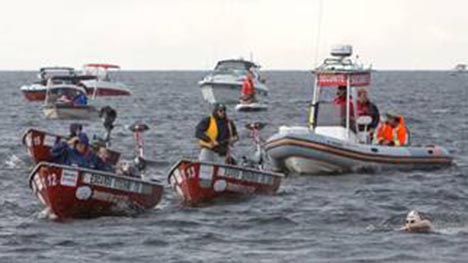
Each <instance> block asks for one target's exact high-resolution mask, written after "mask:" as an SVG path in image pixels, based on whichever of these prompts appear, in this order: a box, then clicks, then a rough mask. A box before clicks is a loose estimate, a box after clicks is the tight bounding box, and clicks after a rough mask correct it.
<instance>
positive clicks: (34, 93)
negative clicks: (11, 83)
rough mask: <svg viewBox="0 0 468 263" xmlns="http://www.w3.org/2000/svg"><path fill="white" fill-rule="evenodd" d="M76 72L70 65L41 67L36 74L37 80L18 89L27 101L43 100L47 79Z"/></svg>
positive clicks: (75, 73) (73, 74)
mask: <svg viewBox="0 0 468 263" xmlns="http://www.w3.org/2000/svg"><path fill="white" fill-rule="evenodd" d="M77 74H78V73H77V72H76V71H75V69H74V68H70V67H43V68H40V69H39V73H38V74H37V78H38V79H39V80H38V81H36V82H34V83H32V84H28V85H23V86H21V88H20V90H21V92H22V93H23V95H24V97H25V98H26V99H27V100H28V101H44V99H45V96H46V89H47V88H46V85H47V80H48V79H49V78H52V77H61V76H68V77H71V76H76V75H77Z"/></svg>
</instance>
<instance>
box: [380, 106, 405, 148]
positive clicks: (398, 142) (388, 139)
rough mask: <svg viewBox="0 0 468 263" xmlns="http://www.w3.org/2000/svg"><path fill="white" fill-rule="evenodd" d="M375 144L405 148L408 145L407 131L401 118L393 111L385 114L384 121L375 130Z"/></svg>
mask: <svg viewBox="0 0 468 263" xmlns="http://www.w3.org/2000/svg"><path fill="white" fill-rule="evenodd" d="M376 134H377V142H378V144H381V145H387V146H405V145H407V144H408V130H407V128H406V126H405V122H404V119H403V116H401V115H399V114H397V113H396V112H394V111H389V112H387V114H386V118H385V121H384V122H383V123H380V125H379V127H378V128H377V133H376Z"/></svg>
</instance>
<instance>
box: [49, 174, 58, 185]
mask: <svg viewBox="0 0 468 263" xmlns="http://www.w3.org/2000/svg"><path fill="white" fill-rule="evenodd" d="M56 185H57V175H56V174H55V173H52V174H49V175H48V176H47V186H56Z"/></svg>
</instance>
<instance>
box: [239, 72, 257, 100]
mask: <svg viewBox="0 0 468 263" xmlns="http://www.w3.org/2000/svg"><path fill="white" fill-rule="evenodd" d="M253 80H254V74H253V72H252V71H250V70H249V71H247V75H246V77H245V79H244V82H243V83H242V90H241V98H240V99H241V102H242V103H245V104H249V103H253V102H256V101H257V100H256V98H255V86H254V82H253Z"/></svg>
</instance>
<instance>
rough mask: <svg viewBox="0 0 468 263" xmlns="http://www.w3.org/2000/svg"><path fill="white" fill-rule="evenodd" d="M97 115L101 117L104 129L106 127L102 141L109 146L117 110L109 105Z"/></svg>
mask: <svg viewBox="0 0 468 263" xmlns="http://www.w3.org/2000/svg"><path fill="white" fill-rule="evenodd" d="M99 117H100V118H101V119H102V124H103V125H104V129H106V135H105V138H104V141H105V142H106V144H107V146H108V147H109V146H110V144H111V143H110V134H111V131H112V129H114V122H115V119H117V111H115V109H113V108H112V107H110V106H105V107H103V108H101V110H100V111H99Z"/></svg>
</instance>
